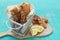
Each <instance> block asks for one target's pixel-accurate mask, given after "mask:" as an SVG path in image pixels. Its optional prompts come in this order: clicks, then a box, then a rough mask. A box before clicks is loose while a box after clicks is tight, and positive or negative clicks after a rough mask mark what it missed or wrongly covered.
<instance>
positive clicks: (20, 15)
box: [11, 3, 48, 28]
mask: <svg viewBox="0 0 60 40" xmlns="http://www.w3.org/2000/svg"><path fill="white" fill-rule="evenodd" d="M30 6H31V5H30V4H26V3H23V4H21V5H19V6H18V7H19V8H17V7H14V8H13V9H12V10H11V12H12V13H11V14H12V18H13V20H14V21H16V22H18V23H21V24H24V23H25V22H26V21H27V16H28V14H29V12H30ZM47 23H48V19H46V18H41V17H39V16H38V15H34V18H33V20H32V24H33V25H35V24H38V25H41V26H43V27H44V28H46V25H47Z"/></svg>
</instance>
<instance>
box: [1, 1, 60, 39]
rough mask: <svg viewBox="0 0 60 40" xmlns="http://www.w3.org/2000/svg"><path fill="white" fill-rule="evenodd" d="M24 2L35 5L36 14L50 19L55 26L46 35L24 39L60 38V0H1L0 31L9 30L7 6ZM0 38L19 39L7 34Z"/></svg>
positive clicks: (52, 25) (50, 22)
mask: <svg viewBox="0 0 60 40" xmlns="http://www.w3.org/2000/svg"><path fill="white" fill-rule="evenodd" d="M23 2H27V3H31V4H33V5H34V8H35V14H37V15H39V16H40V17H46V18H48V19H49V24H50V25H51V27H52V28H53V33H52V34H51V35H49V36H46V37H38V38H27V39H24V40H60V0H0V32H6V31H8V28H7V26H6V20H8V17H7V15H6V8H7V6H10V5H15V4H20V3H23ZM0 40H19V39H17V38H14V37H12V36H5V37H2V38H0Z"/></svg>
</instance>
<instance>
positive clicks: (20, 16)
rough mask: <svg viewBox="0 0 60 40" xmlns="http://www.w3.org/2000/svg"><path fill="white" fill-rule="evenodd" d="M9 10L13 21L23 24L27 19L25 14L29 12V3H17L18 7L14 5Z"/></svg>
mask: <svg viewBox="0 0 60 40" xmlns="http://www.w3.org/2000/svg"><path fill="white" fill-rule="evenodd" d="M11 12H12V13H11V14H12V18H13V20H14V21H16V22H18V23H21V24H24V23H25V22H26V21H27V15H28V14H29V12H30V4H26V3H23V4H21V5H19V9H18V8H17V7H14V8H13V9H12V10H11Z"/></svg>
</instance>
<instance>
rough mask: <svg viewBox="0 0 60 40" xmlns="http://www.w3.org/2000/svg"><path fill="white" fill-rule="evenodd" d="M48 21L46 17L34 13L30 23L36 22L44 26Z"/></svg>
mask: <svg viewBox="0 0 60 40" xmlns="http://www.w3.org/2000/svg"><path fill="white" fill-rule="evenodd" d="M47 23H48V19H46V18H40V17H39V16H37V15H35V16H34V18H33V21H32V24H33V25H34V24H38V25H41V26H43V27H44V28H46V25H47Z"/></svg>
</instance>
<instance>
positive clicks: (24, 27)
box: [9, 14, 34, 36]
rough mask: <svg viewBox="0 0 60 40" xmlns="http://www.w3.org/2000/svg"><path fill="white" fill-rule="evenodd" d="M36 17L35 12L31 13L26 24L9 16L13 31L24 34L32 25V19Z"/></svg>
mask: <svg viewBox="0 0 60 40" xmlns="http://www.w3.org/2000/svg"><path fill="white" fill-rule="evenodd" d="M33 17H34V14H33V15H31V16H30V17H29V18H28V19H27V22H26V23H24V24H20V23H17V22H15V21H13V19H12V17H10V18H9V21H10V24H11V29H12V30H11V31H12V32H14V33H16V34H17V35H20V36H24V35H26V33H27V32H28V31H29V29H30V28H31V26H32V19H33Z"/></svg>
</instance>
